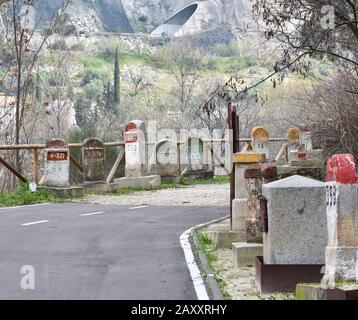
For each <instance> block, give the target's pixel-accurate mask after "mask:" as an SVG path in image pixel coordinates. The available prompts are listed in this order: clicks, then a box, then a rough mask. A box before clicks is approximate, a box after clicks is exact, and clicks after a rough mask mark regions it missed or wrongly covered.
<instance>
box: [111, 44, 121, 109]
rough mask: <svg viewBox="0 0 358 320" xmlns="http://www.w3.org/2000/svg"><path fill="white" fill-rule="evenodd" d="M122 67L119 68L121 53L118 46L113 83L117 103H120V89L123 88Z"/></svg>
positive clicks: (114, 99)
mask: <svg viewBox="0 0 358 320" xmlns="http://www.w3.org/2000/svg"><path fill="white" fill-rule="evenodd" d="M120 81H121V80H120V69H119V53H118V47H117V48H116V56H115V60H114V83H113V101H114V103H115V105H119V103H120V99H121V98H120V90H121V83H120Z"/></svg>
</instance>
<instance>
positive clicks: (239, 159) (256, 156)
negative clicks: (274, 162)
mask: <svg viewBox="0 0 358 320" xmlns="http://www.w3.org/2000/svg"><path fill="white" fill-rule="evenodd" d="M233 161H234V163H242V164H245V163H257V162H265V161H266V157H265V154H264V153H256V152H249V151H247V152H239V153H235V154H234V159H233Z"/></svg>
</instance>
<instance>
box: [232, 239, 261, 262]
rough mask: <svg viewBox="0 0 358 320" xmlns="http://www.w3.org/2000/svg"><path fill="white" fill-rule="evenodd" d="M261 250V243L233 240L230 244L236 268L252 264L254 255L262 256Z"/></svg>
mask: <svg viewBox="0 0 358 320" xmlns="http://www.w3.org/2000/svg"><path fill="white" fill-rule="evenodd" d="M262 251H263V249H262V244H257V243H246V242H234V243H233V244H232V255H233V259H234V264H235V265H236V266H237V267H238V268H241V267H248V266H254V265H255V260H256V257H258V256H262Z"/></svg>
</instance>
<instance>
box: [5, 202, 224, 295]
mask: <svg viewBox="0 0 358 320" xmlns="http://www.w3.org/2000/svg"><path fill="white" fill-rule="evenodd" d="M227 210H228V209H226V208H216V207H210V208H206V207H170V208H168V207H129V206H105V205H85V204H57V205H55V204H49V205H42V206H33V207H22V208H6V209H4V208H0V299H86V300H87V299H123V300H131V299H139V300H141V299H154V300H161V299H170V300H172V299H173V300H174V299H177V300H181V299H196V295H195V290H194V287H193V283H192V281H191V278H190V273H189V270H188V268H187V265H186V262H185V257H184V253H183V250H182V248H181V245H180V240H179V237H180V235H181V234H182V233H183V232H184V231H186V230H187V229H189V228H190V227H192V226H194V225H197V224H200V223H205V222H207V221H210V220H213V219H217V218H221V217H224V216H225V215H227V213H228V212H227ZM23 266H32V267H33V268H34V272H35V282H34V284H35V289H34V290H31V289H28V290H24V289H22V288H21V281H23V282H24V279H25V278H24V277H26V276H28V275H29V274H28V273H26V272H25V273H24V274H22V273H21V269H22V267H23ZM27 272H28V271H27ZM25 283H27V284H29V282H26V281H25Z"/></svg>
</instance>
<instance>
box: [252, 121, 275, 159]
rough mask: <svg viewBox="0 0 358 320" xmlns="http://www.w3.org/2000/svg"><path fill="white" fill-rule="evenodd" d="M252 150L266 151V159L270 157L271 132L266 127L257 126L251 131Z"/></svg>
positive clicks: (257, 151)
mask: <svg viewBox="0 0 358 320" xmlns="http://www.w3.org/2000/svg"><path fill="white" fill-rule="evenodd" d="M251 143H252V150H253V151H254V152H256V153H264V154H265V157H266V159H267V160H268V159H269V158H270V152H269V134H268V131H267V129H266V128H265V127H255V128H253V129H252V132H251Z"/></svg>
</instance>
